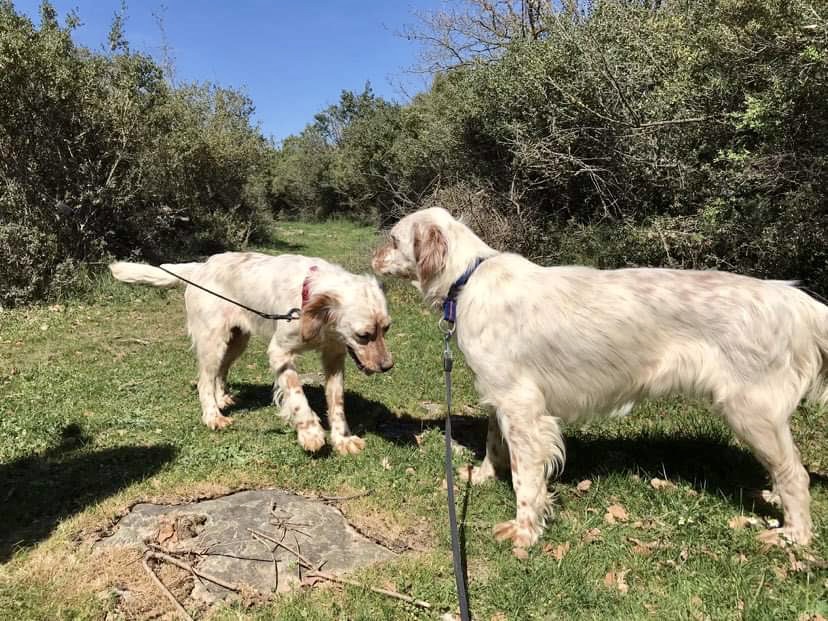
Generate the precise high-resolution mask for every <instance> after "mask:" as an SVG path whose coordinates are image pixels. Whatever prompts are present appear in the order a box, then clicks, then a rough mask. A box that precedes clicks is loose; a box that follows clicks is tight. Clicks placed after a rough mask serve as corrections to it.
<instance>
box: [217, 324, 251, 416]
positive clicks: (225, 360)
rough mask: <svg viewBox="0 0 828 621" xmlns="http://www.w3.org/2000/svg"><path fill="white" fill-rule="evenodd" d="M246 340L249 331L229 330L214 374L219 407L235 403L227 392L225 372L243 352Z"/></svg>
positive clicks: (227, 371)
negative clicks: (217, 369)
mask: <svg viewBox="0 0 828 621" xmlns="http://www.w3.org/2000/svg"><path fill="white" fill-rule="evenodd" d="M248 341H250V333H248V332H242V331H241V330H240V329H239V328H233V329H232V330H230V339H229V340H228V342H227V350H226V351H225V352H224V356H223V357H222V359H221V364H220V365H219V372H218V375H217V376H216V403H218V406H219V409H224V408H227V407H230V406H231V405H234V404H235V403H236V400H235V399H234V398H233V397H232V396H230V394H229V393H228V392H227V374H228V373H229V372H230V367H231V366H233V363H234V362H235V361H236V360H238V359H239V356H241V355H242V354H243V353H244V350H245V349H246V348H247V343H248Z"/></svg>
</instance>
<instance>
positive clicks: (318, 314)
mask: <svg viewBox="0 0 828 621" xmlns="http://www.w3.org/2000/svg"><path fill="white" fill-rule="evenodd" d="M338 307H339V298H337V297H336V296H335V295H331V294H329V293H317V294H316V295H312V296H311V297H310V299H309V300H308V301H307V302H306V303H305V305H304V306H303V307H302V319H301V333H302V340H303V341H312V340H313V339H315V338H316V337H317V336H319V332H320V331H321V330H322V327H323V326H324V325H325V324H326V323H329V322H331V321H333V319H334V314H335V313H336V309H337V308H338Z"/></svg>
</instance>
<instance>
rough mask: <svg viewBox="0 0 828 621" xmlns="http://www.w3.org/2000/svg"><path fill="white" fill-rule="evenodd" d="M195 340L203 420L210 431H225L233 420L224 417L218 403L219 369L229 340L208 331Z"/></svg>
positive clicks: (199, 398) (199, 397) (199, 396)
mask: <svg viewBox="0 0 828 621" xmlns="http://www.w3.org/2000/svg"><path fill="white" fill-rule="evenodd" d="M194 340H195V347H196V355H197V357H198V400H199V401H200V402H201V420H202V421H203V422H204V424H205V425H207V426H208V427H209V428H210V429H213V430H215V429H224V428H225V427H227V426H228V425H230V424H232V423H233V419H232V418H229V417H227V416H223V415H222V413H221V411H220V404H219V403H218V402H217V401H216V384H217V382H218V376H219V369H220V368H221V362H222V360H223V359H224V355H225V352H226V351H227V340H226V338H223V337H221V336H219V335H218V334H216V333H215V332H210V331H206V332H203V333H201V334H199V335H198V338H197V339H194Z"/></svg>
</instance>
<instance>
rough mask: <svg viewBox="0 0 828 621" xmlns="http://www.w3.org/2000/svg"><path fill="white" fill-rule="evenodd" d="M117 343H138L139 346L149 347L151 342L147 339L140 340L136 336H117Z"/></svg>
mask: <svg viewBox="0 0 828 621" xmlns="http://www.w3.org/2000/svg"><path fill="white" fill-rule="evenodd" d="M114 340H116V341H123V342H124V343H137V344H138V345H149V344H150V342H149V341H148V340H146V339H139V338H138V337H136V336H116V337H115V339H114Z"/></svg>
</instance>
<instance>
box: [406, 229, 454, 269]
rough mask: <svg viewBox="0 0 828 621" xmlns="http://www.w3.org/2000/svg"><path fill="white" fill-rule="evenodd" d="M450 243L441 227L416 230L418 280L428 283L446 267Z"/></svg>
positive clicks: (415, 247) (415, 255)
mask: <svg viewBox="0 0 828 621" xmlns="http://www.w3.org/2000/svg"><path fill="white" fill-rule="evenodd" d="M447 254H448V242H447V241H446V237H445V235H443V232H442V231H441V230H440V228H439V227H437V226H435V225H433V224H426V225H422V226H420V225H418V226H417V227H416V228H415V229H414V259H415V260H416V261H417V280H419V281H420V282H421V283H424V282H428V281H429V280H431V279H432V278H434V277H435V276H436V275H437V274H439V273H440V272H441V271H442V270H443V268H444V267H445V266H446V255H447Z"/></svg>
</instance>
